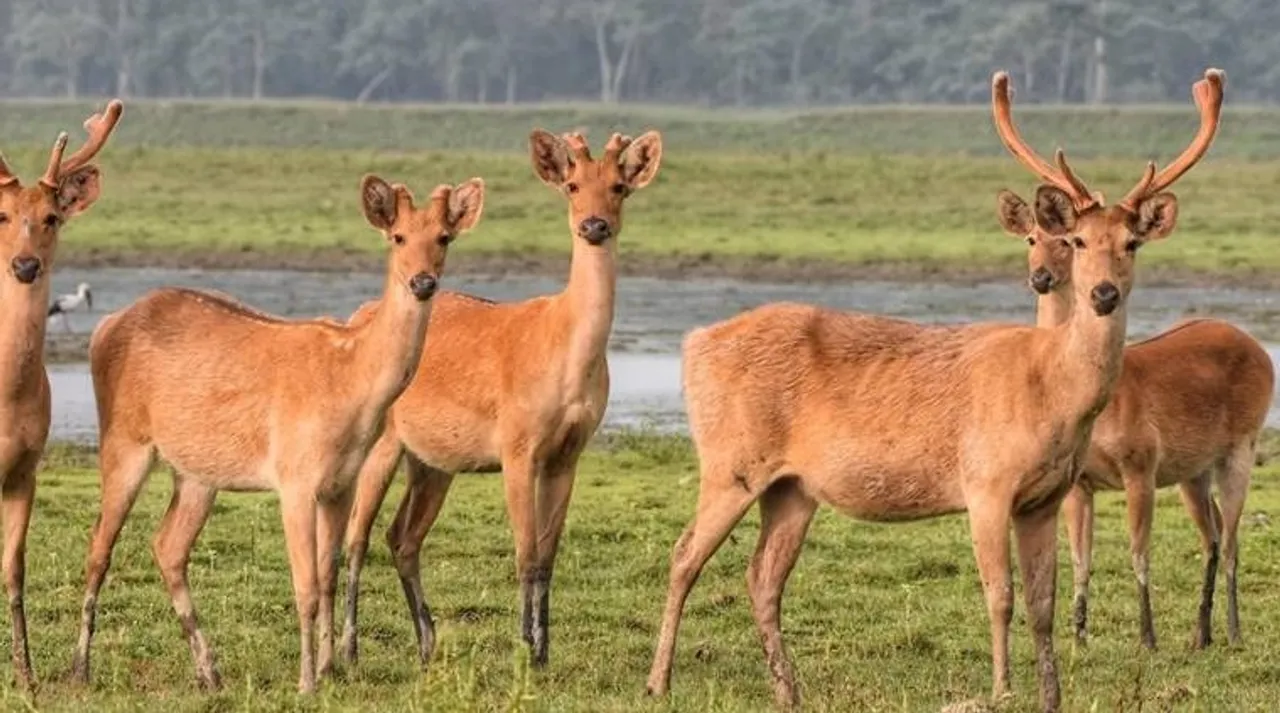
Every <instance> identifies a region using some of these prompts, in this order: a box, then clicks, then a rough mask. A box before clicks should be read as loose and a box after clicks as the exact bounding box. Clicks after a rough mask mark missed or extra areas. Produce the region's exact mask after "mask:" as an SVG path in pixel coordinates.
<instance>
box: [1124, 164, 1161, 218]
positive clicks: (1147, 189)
mask: <svg viewBox="0 0 1280 713" xmlns="http://www.w3.org/2000/svg"><path fill="white" fill-rule="evenodd" d="M1155 179H1156V162H1155V161H1147V167H1146V168H1145V169H1144V170H1143V171H1142V178H1139V179H1138V184H1137V185H1136V186H1134V187H1133V188H1131V189H1129V192H1128V193H1126V194H1124V198H1121V199H1120V202H1119V203H1116V205H1118V206H1120V207H1121V208H1124V209H1125V210H1127V211H1129V212H1133V211H1135V210H1137V209H1138V203H1140V202H1141V201H1142V199H1143V198H1145V197H1147V196H1149V195H1151V194H1152V193H1155V192H1156V190H1158V189H1156V188H1155Z"/></svg>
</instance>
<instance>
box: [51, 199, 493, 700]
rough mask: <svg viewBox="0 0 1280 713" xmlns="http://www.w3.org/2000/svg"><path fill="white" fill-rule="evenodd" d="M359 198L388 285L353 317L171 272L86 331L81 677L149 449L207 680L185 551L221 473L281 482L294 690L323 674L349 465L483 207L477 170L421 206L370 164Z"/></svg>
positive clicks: (168, 547) (171, 576)
mask: <svg viewBox="0 0 1280 713" xmlns="http://www.w3.org/2000/svg"><path fill="white" fill-rule="evenodd" d="M360 199H361V205H362V208H363V212H364V217H365V220H366V221H367V222H368V223H369V225H370V226H371V227H372V228H374V229H375V230H377V231H378V232H380V233H381V234H382V235H383V236H384V238H385V242H386V245H387V252H388V257H387V263H386V273H385V278H384V283H383V292H382V298H381V300H380V301H379V303H378V304H377V306H375V307H373V308H371V309H370V310H369V313H368V315H367V316H366V318H365V319H363V320H360V321H359V322H357V323H351V324H347V323H341V322H337V321H335V320H332V319H327V318H319V319H314V320H296V321H294V320H285V319H281V318H278V317H274V316H272V315H268V314H265V313H263V312H259V311H257V310H255V309H253V308H251V307H249V306H247V305H245V304H243V303H241V302H239V301H237V300H235V299H234V298H232V297H230V296H228V295H225V294H222V293H217V292H211V291H203V290H194V289H187V288H181V287H165V288H160V289H157V290H153V291H151V292H149V293H147V294H145V295H143V296H142V297H141V298H139V299H138V300H137V301H136V302H134V303H133V304H132V305H130V306H128V307H125V308H124V309H122V310H120V311H117V312H114V313H112V314H110V315H108V316H107V317H105V318H104V319H103V320H102V322H101V323H100V324H99V326H98V327H97V328H96V329H95V330H94V332H93V335H92V336H91V338H90V343H89V359H90V370H91V374H92V377H93V385H94V396H95V399H96V402H97V408H98V421H99V465H100V471H101V502H100V512H99V515H98V519H97V522H96V524H95V525H94V527H93V531H92V533H91V536H90V546H89V552H88V556H87V557H86V561H85V579H86V585H85V596H84V604H83V611H82V618H81V625H80V636H79V640H78V643H77V645H76V650H75V656H74V659H73V664H72V676H73V680H75V681H77V682H79V683H88V681H89V650H90V645H91V643H92V638H93V632H94V620H95V616H96V612H97V602H98V596H99V593H100V591H101V588H102V584H103V581H104V579H105V578H106V574H107V570H108V568H109V567H110V564H111V552H112V549H113V547H114V545H115V542H116V538H117V537H118V535H119V534H120V529H121V527H122V526H123V525H124V521H125V519H126V517H127V516H128V514H129V511H130V509H131V508H132V506H133V504H134V501H135V499H136V498H137V496H138V493H139V490H140V489H141V487H142V485H143V484H144V482H145V481H146V480H147V475H148V473H149V471H150V469H151V466H152V464H153V463H154V461H155V460H157V458H160V459H163V460H165V461H167V462H168V463H169V464H170V465H171V466H172V469H173V472H174V477H173V496H172V499H171V500H170V502H169V507H168V509H167V510H166V511H165V514H164V516H163V517H162V519H161V522H160V525H159V528H158V529H157V531H156V533H155V537H154V539H153V541H152V551H153V554H154V556H155V560H156V564H157V565H158V566H159V569H160V573H161V577H162V579H163V581H164V584H165V587H166V588H167V590H168V593H169V597H170V599H171V601H172V605H173V609H174V613H175V614H176V615H177V618H178V621H179V623H180V625H181V628H182V633H183V636H184V637H185V638H186V640H187V643H188V645H189V646H190V649H191V655H192V659H193V662H194V665H195V674H196V681H197V683H198V685H199V687H200V688H202V689H204V690H217V689H219V688H220V687H221V677H220V676H219V674H218V670H217V666H216V664H215V660H214V655H213V650H212V648H211V646H210V644H209V641H208V639H207V637H206V636H205V635H204V633H203V632H202V631H201V629H200V625H199V620H198V617H197V614H196V609H195V605H194V603H193V602H192V598H191V592H190V589H189V587H188V582H187V565H188V561H189V559H190V554H191V549H192V547H193V545H194V543H195V541H196V539H197V537H199V535H200V531H201V529H202V528H203V527H204V523H205V521H206V520H207V519H208V517H209V514H210V512H211V510H212V509H213V504H214V499H215V498H216V496H217V494H218V492H219V491H223V490H229V491H275V492H276V493H277V494H278V495H279V498H280V511H281V519H282V521H283V526H284V535H285V543H286V546H287V548H288V556H289V566H290V570H291V574H292V585H293V592H294V603H295V606H296V609H297V616H298V628H299V639H300V648H301V659H300V666H299V676H298V690H299V692H300V693H304V694H305V693H311V692H313V691H314V690H315V685H316V678H317V674H318V675H319V676H321V677H323V676H325V675H327V674H328V673H329V672H330V671H331V668H332V663H333V602H334V594H335V591H336V586H337V566H338V561H337V556H338V554H339V551H340V547H341V544H342V538H343V535H344V531H345V527H346V523H347V519H348V515H349V513H350V510H351V502H352V499H353V494H354V487H353V484H354V480H355V477H356V475H357V474H358V473H359V471H360V466H361V464H362V463H363V462H364V459H365V456H366V455H367V454H368V452H369V449H370V448H371V447H372V446H373V444H374V443H375V442H376V441H377V439H378V437H379V436H380V435H381V433H382V430H383V428H384V423H385V420H386V412H387V409H388V408H389V407H390V406H391V404H392V402H394V401H395V399H396V398H397V397H398V396H399V395H400V393H401V392H402V391H403V390H404V388H405V386H407V385H408V383H409V380H410V378H411V377H412V376H413V374H414V368H415V367H416V366H417V364H418V357H419V354H420V353H421V351H422V344H423V336H424V335H425V334H426V332H427V327H428V324H429V320H430V317H431V312H432V303H433V299H432V298H433V297H434V296H435V294H436V290H437V286H438V282H439V280H440V278H441V276H442V274H443V271H444V264H445V257H446V255H447V254H448V249H449V246H450V245H451V243H452V242H453V241H454V240H455V239H456V238H457V237H458V236H460V235H461V234H463V233H465V232H467V231H469V230H471V229H472V228H474V227H475V225H476V223H477V222H478V221H479V219H480V214H481V211H482V209H483V205H484V182H483V181H482V180H481V179H479V178H473V179H470V180H468V181H465V182H463V183H460V184H458V185H456V186H450V185H447V184H441V185H439V186H437V187H436V188H435V189H434V190H433V191H432V192H431V194H430V197H429V199H428V201H427V202H426V203H425V205H418V204H417V203H416V202H415V198H414V195H413V193H412V191H411V190H410V189H409V188H408V187H407V186H406V185H404V184H402V183H395V184H390V183H388V182H387V181H385V180H383V179H382V178H380V177H378V176H376V175H372V174H370V175H366V176H365V177H364V178H363V180H362V181H361V184H360ZM317 639H318V640H319V641H318V649H319V651H318V655H317V653H316V651H315V649H316V648H317V641H316V640H317Z"/></svg>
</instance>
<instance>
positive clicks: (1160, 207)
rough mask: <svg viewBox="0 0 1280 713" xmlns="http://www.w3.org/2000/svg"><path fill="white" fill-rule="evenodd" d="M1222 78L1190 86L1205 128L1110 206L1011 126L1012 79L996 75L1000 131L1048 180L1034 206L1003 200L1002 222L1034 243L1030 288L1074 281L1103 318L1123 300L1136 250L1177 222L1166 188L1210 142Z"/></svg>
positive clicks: (1209, 75)
mask: <svg viewBox="0 0 1280 713" xmlns="http://www.w3.org/2000/svg"><path fill="white" fill-rule="evenodd" d="M1225 78H1226V77H1225V75H1224V74H1223V72H1222V71H1221V70H1218V69H1209V70H1206V71H1205V73H1204V79H1201V80H1200V81H1198V82H1196V83H1195V85H1194V86H1193V87H1192V97H1193V98H1194V100H1195V103H1196V106H1197V108H1199V110H1200V129H1199V131H1197V132H1196V136H1195V138H1194V139H1193V140H1192V141H1191V144H1190V145H1189V146H1188V147H1187V148H1186V149H1185V150H1184V151H1183V152H1182V154H1181V155H1180V156H1178V158H1177V159H1175V160H1174V161H1173V162H1172V163H1170V164H1169V165H1168V166H1166V167H1165V168H1164V169H1163V170H1161V171H1159V172H1158V173H1157V171H1156V164H1155V163H1154V162H1151V163H1148V164H1147V168H1146V170H1145V171H1144V172H1143V174H1142V178H1141V179H1139V181H1138V183H1137V185H1135V186H1134V187H1133V188H1132V189H1131V190H1130V191H1129V192H1128V193H1127V194H1125V196H1124V198H1122V199H1121V200H1120V201H1119V202H1118V203H1117V204H1116V205H1114V206H1110V207H1108V206H1105V205H1104V204H1103V196H1102V194H1101V193H1091V192H1090V191H1089V189H1088V188H1087V187H1086V186H1085V184H1084V183H1083V182H1082V181H1081V180H1080V179H1079V178H1078V177H1077V176H1076V175H1075V173H1074V172H1073V171H1072V170H1071V167H1070V165H1069V164H1068V163H1067V159H1066V156H1065V154H1064V153H1063V152H1062V149H1058V151H1057V153H1056V154H1055V156H1054V163H1055V164H1056V168H1055V167H1053V166H1050V165H1049V164H1048V163H1047V162H1046V161H1045V160H1044V159H1042V158H1040V157H1039V156H1038V155H1036V153H1035V152H1034V151H1033V150H1032V149H1031V148H1030V147H1029V146H1028V145H1027V143H1026V142H1025V141H1023V139H1022V137H1021V135H1019V133H1018V130H1017V128H1016V127H1014V125H1013V118H1012V113H1011V108H1010V107H1011V102H1010V90H1009V76H1008V75H1007V74H1005V73H1004V72H997V73H996V75H995V77H994V78H993V79H992V83H991V102H992V108H993V111H994V114H995V122H996V133H997V134H999V136H1000V140H1001V141H1002V142H1003V143H1004V145H1005V147H1006V148H1007V149H1009V151H1010V153H1012V154H1013V155H1014V156H1015V157H1016V158H1017V159H1018V160H1019V161H1020V162H1021V163H1022V164H1023V165H1024V166H1026V167H1027V168H1029V169H1030V170H1031V171H1032V173H1035V174H1036V175H1037V176H1039V177H1040V179H1041V180H1043V181H1044V184H1043V185H1041V186H1040V187H1039V188H1037V189H1036V198H1035V207H1034V209H1029V208H1028V207H1027V205H1026V203H1024V202H1023V201H1022V200H1021V199H1020V198H1018V197H1017V196H1016V195H1014V194H1012V193H1010V192H1008V191H1003V192H1001V194H1000V198H999V214H1000V221H1001V224H1002V225H1003V226H1004V228H1005V230H1007V231H1009V232H1010V233H1012V234H1014V235H1017V236H1019V237H1023V238H1025V239H1026V240H1027V242H1028V244H1029V246H1030V247H1031V253H1030V255H1029V256H1028V260H1029V261H1030V265H1029V267H1030V268H1031V284H1032V288H1033V289H1035V290H1036V291H1037V292H1039V293H1040V294H1047V293H1048V292H1049V291H1051V290H1053V289H1054V288H1055V287H1059V286H1061V287H1064V288H1065V285H1066V284H1072V285H1074V288H1073V289H1074V290H1075V296H1076V300H1077V304H1084V303H1085V302H1086V301H1087V302H1088V303H1089V304H1091V305H1092V307H1093V310H1094V312H1095V314H1097V315H1099V316H1106V315H1108V314H1111V313H1112V312H1113V311H1115V310H1116V308H1118V307H1119V306H1121V305H1122V304H1123V303H1124V300H1125V299H1127V297H1128V295H1129V291H1130V289H1132V287H1133V265H1134V256H1135V254H1136V253H1137V251H1138V248H1140V247H1141V246H1142V245H1144V244H1146V243H1147V242H1150V241H1152V240H1160V239H1163V238H1166V237H1168V236H1169V234H1170V233H1172V232H1173V228H1174V225H1175V224H1176V222H1177V217H1178V201H1177V198H1176V197H1174V195H1173V194H1172V193H1169V192H1167V191H1166V189H1167V188H1168V187H1169V186H1171V185H1173V183H1174V182H1176V181H1177V180H1178V179H1179V178H1181V177H1182V175H1183V174H1185V173H1186V172H1187V171H1189V170H1190V169H1191V167H1192V166H1194V165H1195V164H1196V163H1197V162H1199V160H1200V159H1201V158H1202V157H1203V156H1204V154H1205V152H1206V151H1208V150H1209V145H1210V144H1212V143H1213V138H1214V135H1215V134H1216V132H1217V129H1218V122H1219V117H1220V115H1221V111H1222V95H1223V83H1224V81H1225Z"/></svg>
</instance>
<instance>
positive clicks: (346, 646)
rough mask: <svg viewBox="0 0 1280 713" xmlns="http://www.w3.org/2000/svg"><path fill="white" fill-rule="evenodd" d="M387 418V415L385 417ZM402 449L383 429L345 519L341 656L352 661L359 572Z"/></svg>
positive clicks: (356, 639)
mask: <svg viewBox="0 0 1280 713" xmlns="http://www.w3.org/2000/svg"><path fill="white" fill-rule="evenodd" d="M388 420H390V419H388ZM402 451H403V448H402V446H401V445H400V441H399V440H398V439H397V438H396V436H395V434H394V433H393V432H392V431H391V429H389V428H388V429H387V430H386V431H385V432H383V434H382V437H381V438H380V439H378V442H377V443H375V444H374V446H373V448H372V450H370V451H369V456H368V457H367V458H366V459H365V461H364V465H363V466H361V468H360V475H359V476H357V478H356V483H355V504H354V506H353V507H352V510H351V519H350V520H349V521H348V522H347V547H346V549H347V607H346V612H345V616H344V618H343V623H342V658H343V660H344V661H346V662H347V663H348V664H350V665H355V663H356V660H357V659H358V658H359V648H360V646H359V635H358V634H357V633H356V618H357V613H358V611H357V610H358V606H359V600H360V572H361V570H363V569H364V558H365V555H366V554H367V553H368V552H369V533H370V531H372V530H373V521H374V520H375V519H376V518H377V517H378V510H380V509H381V508H382V501H383V500H385V499H386V497H387V488H388V487H390V485H391V479H392V477H393V476H394V475H395V472H396V464H397V463H399V462H400V454H401V452H402Z"/></svg>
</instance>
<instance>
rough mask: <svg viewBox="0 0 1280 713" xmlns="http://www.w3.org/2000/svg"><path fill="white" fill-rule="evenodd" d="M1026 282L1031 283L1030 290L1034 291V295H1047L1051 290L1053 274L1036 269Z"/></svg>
mask: <svg viewBox="0 0 1280 713" xmlns="http://www.w3.org/2000/svg"><path fill="white" fill-rule="evenodd" d="M1027 282H1029V283H1031V289H1033V290H1035V291H1036V294H1040V295H1047V294H1049V290H1052V289H1053V273H1052V272H1049V271H1048V270H1046V269H1045V268H1043V267H1037V268H1036V269H1035V272H1033V273H1031V279H1029V280H1027Z"/></svg>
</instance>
